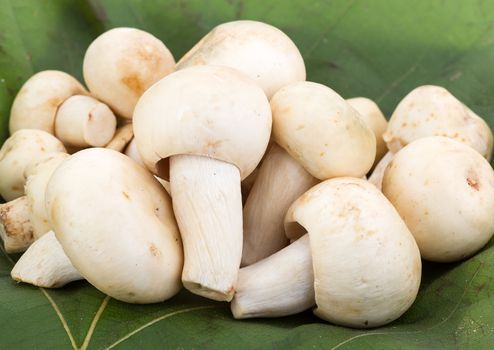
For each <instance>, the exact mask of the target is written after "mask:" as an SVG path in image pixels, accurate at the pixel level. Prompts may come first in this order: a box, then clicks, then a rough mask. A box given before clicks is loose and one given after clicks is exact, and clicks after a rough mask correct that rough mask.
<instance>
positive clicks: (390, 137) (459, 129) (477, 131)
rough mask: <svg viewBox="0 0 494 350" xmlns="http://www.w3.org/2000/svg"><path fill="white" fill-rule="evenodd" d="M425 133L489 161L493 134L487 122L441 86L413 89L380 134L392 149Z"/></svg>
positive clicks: (392, 150)
mask: <svg viewBox="0 0 494 350" xmlns="http://www.w3.org/2000/svg"><path fill="white" fill-rule="evenodd" d="M427 136H445V137H449V138H453V139H455V140H457V141H460V142H463V143H465V144H467V145H469V146H470V147H473V148H474V149H475V150H477V151H478V152H479V153H480V154H482V156H484V157H485V158H486V159H488V160H490V159H491V156H492V147H493V136H492V131H491V129H490V128H489V126H488V125H487V123H486V122H485V121H484V120H483V119H482V118H480V117H479V116H477V115H476V114H475V113H474V112H473V111H472V110H470V109H469V108H468V107H466V106H465V105H464V104H463V103H461V102H460V101H458V99H457V98H456V97H454V96H453V95H452V94H451V93H450V92H449V91H448V90H446V89H445V88H443V87H440V86H433V85H424V86H419V87H418V88H415V89H414V90H412V91H411V92H410V93H409V94H408V95H407V96H405V98H403V100H401V102H400V103H399V104H398V106H397V107H396V109H395V111H394V112H393V115H392V116H391V119H390V120H389V124H388V128H387V130H386V132H385V133H384V135H383V138H384V141H386V144H387V145H388V148H389V150H390V151H391V152H394V153H396V152H398V151H399V150H400V149H401V148H403V147H405V146H406V145H407V144H409V143H410V142H412V141H414V140H417V139H419V138H422V137H427Z"/></svg>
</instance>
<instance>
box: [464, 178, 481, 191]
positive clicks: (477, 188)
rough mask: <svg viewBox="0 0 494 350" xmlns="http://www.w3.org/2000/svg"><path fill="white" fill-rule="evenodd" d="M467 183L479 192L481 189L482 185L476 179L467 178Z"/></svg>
mask: <svg viewBox="0 0 494 350" xmlns="http://www.w3.org/2000/svg"><path fill="white" fill-rule="evenodd" d="M467 183H468V186H470V187H472V188H473V189H474V190H475V191H478V190H479V189H480V185H479V183H478V182H477V180H475V179H472V178H470V177H467Z"/></svg>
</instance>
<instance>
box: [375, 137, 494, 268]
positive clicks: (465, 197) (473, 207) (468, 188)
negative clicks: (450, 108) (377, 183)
mask: <svg viewBox="0 0 494 350" xmlns="http://www.w3.org/2000/svg"><path fill="white" fill-rule="evenodd" d="M382 186H383V193H384V194H385V195H386V197H388V199H389V200H390V201H391V203H393V205H394V206H395V207H396V209H397V210H398V212H399V213H400V215H401V216H402V217H403V219H404V221H405V222H406V224H407V226H408V228H409V229H410V231H411V232H412V234H413V235H414V237H415V240H416V241H417V244H418V246H419V248H420V252H421V254H422V257H423V258H424V259H428V260H433V261H440V262H450V261H456V260H460V259H463V258H465V257H468V256H470V255H472V254H474V253H475V252H476V251H477V250H479V249H480V248H482V247H483V246H484V245H485V244H486V243H487V242H488V241H489V239H490V238H491V237H492V234H493V233H494V215H493V214H494V172H493V171H492V168H491V166H490V164H489V163H488V162H487V160H485V158H483V157H482V156H481V155H480V154H479V153H478V152H476V151H475V150H474V149H472V148H470V147H468V146H466V145H465V144H463V143H461V142H458V141H455V140H453V139H450V138H446V137H439V136H433V137H426V138H422V139H420V140H416V141H414V142H412V143H410V144H409V145H408V146H406V147H404V148H403V149H402V150H401V151H399V152H398V153H397V154H396V155H395V157H394V159H393V160H392V162H391V163H390V164H389V165H388V167H387V168H386V171H385V173H384V179H383V185H382Z"/></svg>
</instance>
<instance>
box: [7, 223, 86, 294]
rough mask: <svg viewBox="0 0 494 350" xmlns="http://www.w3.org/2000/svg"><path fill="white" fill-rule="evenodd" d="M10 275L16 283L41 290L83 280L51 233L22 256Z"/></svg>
mask: <svg viewBox="0 0 494 350" xmlns="http://www.w3.org/2000/svg"><path fill="white" fill-rule="evenodd" d="M10 275H11V277H12V278H13V279H14V280H16V281H17V282H24V283H29V284H32V285H35V286H38V287H42V288H58V287H63V286H64V285H66V284H67V283H70V282H72V281H77V280H81V279H83V277H82V276H81V275H80V273H79V272H78V271H77V270H76V269H75V268H74V266H73V265H72V263H71V262H70V260H69V258H68V257H67V255H65V253H64V251H63V249H62V246H61V245H60V243H58V241H57V239H56V237H55V234H54V233H53V231H49V232H48V233H46V234H45V235H44V236H43V237H41V238H40V239H38V240H37V241H36V242H34V243H33V244H32V245H31V246H30V247H29V249H28V250H27V251H26V252H25V253H24V254H22V256H21V257H20V259H19V260H18V261H17V263H16V264H15V266H14V268H13V269H12V271H11V273H10Z"/></svg>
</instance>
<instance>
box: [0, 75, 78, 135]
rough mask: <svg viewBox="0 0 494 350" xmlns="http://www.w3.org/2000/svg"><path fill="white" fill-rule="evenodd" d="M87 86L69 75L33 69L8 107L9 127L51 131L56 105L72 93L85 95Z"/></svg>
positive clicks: (14, 130) (12, 128)
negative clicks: (32, 72) (34, 72)
mask: <svg viewBox="0 0 494 350" xmlns="http://www.w3.org/2000/svg"><path fill="white" fill-rule="evenodd" d="M85 94H87V91H86V89H84V87H83V86H82V85H81V84H80V83H79V82H78V81H77V79H75V78H74V77H72V76H71V75H69V74H67V73H64V72H60V71H56V70H47V71H42V72H39V73H36V74H35V75H33V76H32V77H31V78H29V80H27V81H26V82H25V83H24V85H23V86H22V87H21V89H20V90H19V92H18V93H17V96H16V97H15V99H14V103H13V104H12V109H11V110H10V124H9V130H10V133H11V134H13V133H15V132H16V131H18V130H21V129H39V130H44V131H46V132H48V133H50V134H53V133H54V131H55V130H54V128H55V115H56V113H57V109H58V107H59V106H60V105H61V104H62V103H63V102H64V101H65V100H67V99H68V98H69V97H70V96H73V95H85Z"/></svg>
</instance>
